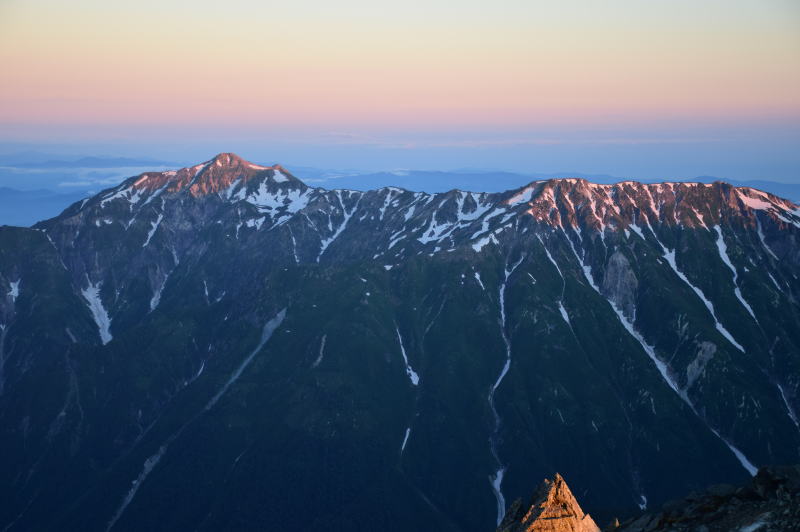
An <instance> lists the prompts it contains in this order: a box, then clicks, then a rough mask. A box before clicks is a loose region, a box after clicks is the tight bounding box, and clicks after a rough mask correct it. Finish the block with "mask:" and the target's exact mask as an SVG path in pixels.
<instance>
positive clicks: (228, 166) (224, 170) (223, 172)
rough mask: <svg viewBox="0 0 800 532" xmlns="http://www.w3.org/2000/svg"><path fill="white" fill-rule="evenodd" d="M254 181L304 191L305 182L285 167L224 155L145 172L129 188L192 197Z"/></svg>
mask: <svg viewBox="0 0 800 532" xmlns="http://www.w3.org/2000/svg"><path fill="white" fill-rule="evenodd" d="M253 178H258V179H259V180H260V181H268V182H271V183H274V184H289V185H292V186H293V187H294V188H297V187H302V186H303V184H302V182H301V181H300V180H299V179H297V178H296V177H294V176H292V175H291V174H290V173H289V172H287V171H286V170H285V169H284V168H283V166H281V165H279V164H274V165H272V166H262V165H258V164H254V163H251V162H249V161H247V160H245V159H243V158H241V157H239V156H238V155H236V154H235V153H230V152H223V153H219V154H217V155H215V156H214V157H213V158H211V159H209V160H208V161H205V162H203V163H200V164H196V165H194V166H188V167H186V168H181V169H180V170H168V171H166V172H145V173H143V174H141V175H139V176H137V177H135V178H132V179H131V181H130V182H129V183H126V186H128V185H129V186H131V187H132V188H133V189H135V190H143V191H155V190H161V189H163V190H165V191H167V192H180V191H183V190H187V191H188V192H189V193H190V194H191V195H193V196H204V195H207V194H215V193H217V192H221V191H223V190H225V189H228V187H230V186H231V185H233V184H234V183H236V182H237V181H240V182H241V183H247V182H248V181H250V180H251V179H253Z"/></svg>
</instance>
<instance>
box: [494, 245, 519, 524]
mask: <svg viewBox="0 0 800 532" xmlns="http://www.w3.org/2000/svg"><path fill="white" fill-rule="evenodd" d="M523 259H524V257H522V258H520V259H519V261H518V262H517V263H516V264H514V265H513V266H511V268H510V269H509V268H508V267H507V266H506V268H505V278H504V279H503V284H502V285H500V336H501V337H502V339H503V344H504V345H505V348H506V361H505V364H503V369H502V370H501V371H500V375H499V376H498V377H497V380H496V381H495V383H494V385H492V388H491V390H489V408H490V409H491V410H492V416H493V417H494V428H493V430H492V435H491V436H490V437H489V447H490V450H491V452H492V456H493V457H494V460H495V462H497V470H496V471H495V473H494V475H491V476H490V477H489V482H490V483H491V485H492V491H493V492H494V497H495V499H497V524H498V525H500V521H502V520H503V516H504V515H505V513H506V499H505V497H504V496H503V476H504V475H505V473H506V466H504V465H503V463H502V462H501V460H500V455H499V454H498V450H497V446H498V443H499V440H500V414H498V413H497V407H496V406H495V404H494V394H495V392H496V391H497V389H498V388H499V387H500V384H501V383H502V382H503V379H504V378H505V376H506V373H508V370H509V368H510V367H511V341H510V340H509V338H508V334H507V333H506V287H507V286H508V278H509V277H511V274H512V273H514V270H516V269H517V267H518V266H519V265H520V264H522V261H523Z"/></svg>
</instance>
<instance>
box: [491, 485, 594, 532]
mask: <svg viewBox="0 0 800 532" xmlns="http://www.w3.org/2000/svg"><path fill="white" fill-rule="evenodd" d="M497 531H498V532H599V531H600V528H599V527H598V526H597V525H596V524H595V522H594V520H593V519H592V518H591V516H589V514H585V513H584V512H583V510H582V509H581V507H580V505H579V504H578V501H577V500H575V496H574V495H573V494H572V491H571V490H570V489H569V486H567V483H566V481H564V477H562V476H561V475H560V474H558V473H556V474H555V476H554V477H553V479H552V480H551V479H545V480H544V481H542V483H541V485H540V486H539V489H537V490H536V493H535V494H534V495H533V498H532V499H531V502H530V504H529V505H528V507H527V508H526V507H525V506H524V505H523V504H522V500H521V499H517V500H516V501H514V504H512V505H511V508H509V510H508V513H507V514H506V516H505V518H504V519H503V521H502V522H501V523H500V526H499V527H498V528H497Z"/></svg>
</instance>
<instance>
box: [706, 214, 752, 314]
mask: <svg viewBox="0 0 800 532" xmlns="http://www.w3.org/2000/svg"><path fill="white" fill-rule="evenodd" d="M714 230H715V231H716V232H717V249H718V250H719V256H720V258H721V259H722V262H724V263H725V265H726V266H727V267H728V268H730V270H731V271H732V272H733V292H734V294H736V298H737V299H738V300H739V302H740V303H741V304H742V306H743V307H744V308H745V309H746V310H747V312H749V313H750V315H751V316H752V317H753V319H754V320H756V314H755V312H753V309H752V308H750V304H749V303H747V301H745V300H744V296H742V291H741V290H739V284H738V282H737V281H738V279H739V274H737V273H736V268H735V267H734V265H733V263H732V262H731V258H730V257H729V256H728V246H726V245H725V239H724V238H722V229H720V227H719V226H718V225H715V226H714ZM756 321H758V320H756Z"/></svg>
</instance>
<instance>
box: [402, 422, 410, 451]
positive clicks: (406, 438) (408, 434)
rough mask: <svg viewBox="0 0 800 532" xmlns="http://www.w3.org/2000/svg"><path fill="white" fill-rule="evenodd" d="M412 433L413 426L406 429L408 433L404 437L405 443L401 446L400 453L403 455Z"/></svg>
mask: <svg viewBox="0 0 800 532" xmlns="http://www.w3.org/2000/svg"><path fill="white" fill-rule="evenodd" d="M410 435H411V427H408V428H407V429H406V435H405V436H404V437H403V444H402V445H401V446H400V455H401V456H402V454H403V451H405V450H406V444H407V443H408V437H409V436H410Z"/></svg>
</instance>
